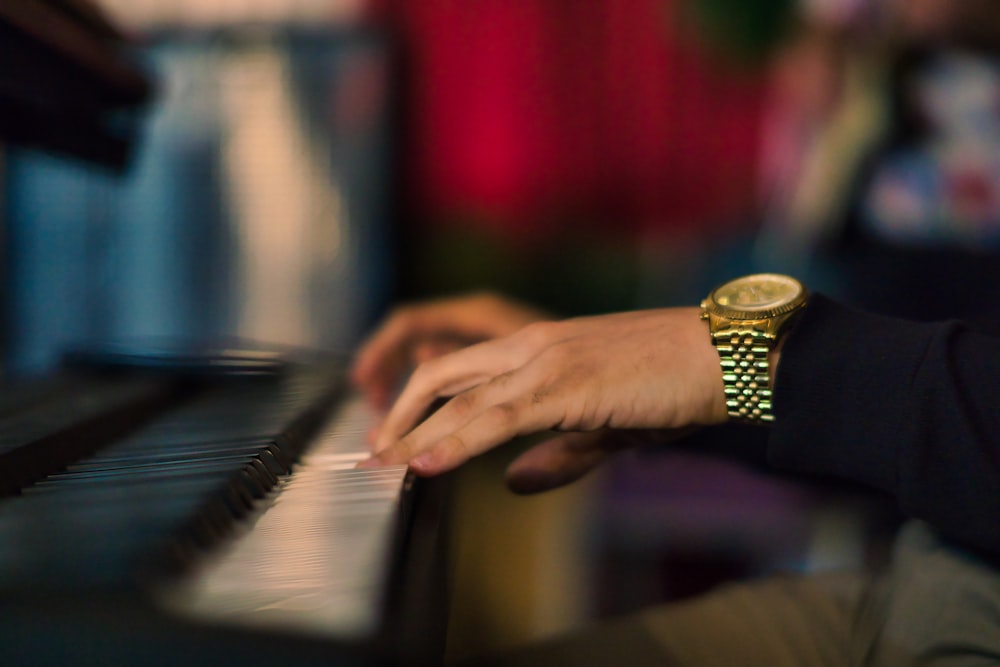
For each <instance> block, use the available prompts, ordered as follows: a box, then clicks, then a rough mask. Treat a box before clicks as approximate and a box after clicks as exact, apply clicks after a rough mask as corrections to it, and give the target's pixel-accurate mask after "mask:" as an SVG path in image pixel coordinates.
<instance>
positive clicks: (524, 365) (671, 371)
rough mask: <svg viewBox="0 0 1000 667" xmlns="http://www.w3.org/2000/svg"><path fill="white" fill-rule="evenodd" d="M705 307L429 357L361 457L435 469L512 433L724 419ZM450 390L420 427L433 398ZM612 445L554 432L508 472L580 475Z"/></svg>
mask: <svg viewBox="0 0 1000 667" xmlns="http://www.w3.org/2000/svg"><path fill="white" fill-rule="evenodd" d="M699 314H700V311H699V309H697V308H676V309H665V310H648V311H637V312H631V313H620V314H615V315H604V316H600V317H588V318H580V319H574V320H566V321H563V322H543V323H536V324H532V325H530V326H527V327H525V328H523V329H521V330H519V331H518V332H516V333H514V334H512V335H510V336H507V337H504V338H499V339H496V340H491V341H487V342H484V343H479V344H477V345H473V346H471V347H468V348H465V349H463V350H459V351H457V352H454V353H451V354H448V355H445V356H442V357H438V358H436V359H433V360H430V361H428V362H425V363H423V364H421V365H420V366H419V367H418V368H417V370H416V371H415V372H414V374H413V376H412V377H411V378H410V381H409V383H408V384H407V386H406V387H405V389H404V390H403V392H402V394H401V395H400V397H399V399H398V400H397V402H396V404H395V405H394V406H393V408H392V410H391V411H390V412H389V414H388V416H387V417H386V420H385V422H384V423H383V425H382V429H381V432H380V433H379V436H378V439H377V441H376V443H375V447H374V450H375V452H376V454H375V455H374V456H373V457H372V459H370V460H369V461H366V462H364V463H363V464H362V465H364V466H376V465H388V464H397V463H409V464H410V466H411V468H413V470H414V471H416V472H417V473H419V474H422V475H434V474H438V473H441V472H444V471H447V470H450V469H452V468H454V467H456V466H458V465H459V464H461V463H462V462H464V461H465V460H467V459H468V458H470V457H472V456H475V455H477V454H480V453H482V452H484V451H486V450H488V449H490V448H493V447H496V446H497V445H500V444H502V443H504V442H507V441H509V440H510V439H511V438H513V437H515V436H518V435H528V434H531V433H536V432H541V431H545V430H550V429H551V430H556V431H573V432H594V431H602V430H606V429H633V430H634V429H657V430H665V431H667V432H668V433H671V432H676V431H678V430H681V429H687V427H690V426H695V425H705V424H713V423H719V422H722V421H725V419H726V408H725V401H724V398H723V391H722V371H721V368H720V366H719V358H718V354H717V353H716V351H715V349H714V348H713V347H712V345H711V343H710V341H709V336H708V331H707V328H706V327H705V324H704V323H703V322H702V321H701V320H700V318H699ZM448 396H453V398H451V400H449V401H448V402H447V403H446V404H445V405H444V406H443V407H441V409H439V410H438V411H437V412H435V413H434V414H433V415H431V416H430V417H428V418H427V419H426V420H425V421H423V422H422V423H419V425H418V422H419V420H420V419H421V418H422V417H423V415H424V414H426V412H427V410H428V408H429V407H430V406H431V405H432V403H433V402H434V401H436V400H437V399H439V398H442V397H448ZM552 442H555V443H557V444H550V443H552ZM558 443H562V444H558ZM584 443H586V444H584ZM608 451H609V448H608V447H607V446H604V445H602V444H600V442H599V441H597V440H595V439H594V438H593V436H590V437H588V438H585V439H581V438H579V437H577V438H573V439H569V440H567V439H557V440H555V441H548V442H546V443H542V444H541V445H539V446H538V447H536V448H535V449H534V450H531V451H529V452H528V453H526V454H525V455H524V457H529V458H527V459H525V460H526V461H528V463H524V462H522V463H520V464H518V462H517V461H515V465H514V466H512V470H513V471H514V472H516V471H517V470H527V469H529V468H530V469H534V470H535V471H536V473H537V472H538V471H539V470H540V471H542V475H543V476H544V475H548V476H549V477H550V478H552V479H556V478H558V475H559V474H560V473H561V472H568V473H572V474H568V475H567V478H569V477H572V478H574V479H575V477H573V475H575V476H579V474H577V472H578V470H577V468H585V469H589V467H593V465H596V464H597V463H598V462H599V461H600V460H603V458H604V456H605V455H606V454H607V452H608ZM530 457H535V458H534V459H532V458H530ZM522 458H523V457H522ZM584 459H587V460H588V461H591V462H590V463H588V462H584V463H581V462H583V461H584ZM518 465H521V466H525V467H524V468H518ZM585 471H586V470H583V472H585ZM527 474H528V473H523V475H527ZM580 474H582V472H581V473H580ZM537 476H538V475H536V477H537Z"/></svg>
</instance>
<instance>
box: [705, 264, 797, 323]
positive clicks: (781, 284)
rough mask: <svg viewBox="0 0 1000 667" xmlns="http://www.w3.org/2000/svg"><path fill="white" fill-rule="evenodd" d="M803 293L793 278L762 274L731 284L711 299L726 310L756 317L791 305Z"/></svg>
mask: <svg viewBox="0 0 1000 667" xmlns="http://www.w3.org/2000/svg"><path fill="white" fill-rule="evenodd" d="M802 293H803V287H802V284H801V283H800V282H799V281H797V280H795V279H794V278H789V277H788V276H781V275H777V274H773V273H764V274H759V275H755V276H747V277H745V278H737V279H736V280H733V281H730V282H728V283H726V284H725V285H722V286H721V287H719V288H717V289H716V290H715V292H713V293H712V299H713V300H714V301H715V303H717V304H718V305H719V306H722V307H725V308H732V309H735V310H741V311H746V312H751V313H755V312H764V311H773V310H774V309H775V308H780V307H781V306H784V305H786V304H789V303H792V302H794V301H795V300H796V299H798V298H799V297H800V296H801V295H802Z"/></svg>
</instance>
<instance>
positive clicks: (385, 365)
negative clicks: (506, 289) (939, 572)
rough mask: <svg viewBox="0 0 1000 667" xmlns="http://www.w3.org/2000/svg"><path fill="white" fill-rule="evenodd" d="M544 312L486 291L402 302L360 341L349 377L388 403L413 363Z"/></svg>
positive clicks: (504, 331)
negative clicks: (428, 300) (367, 337)
mask: <svg viewBox="0 0 1000 667" xmlns="http://www.w3.org/2000/svg"><path fill="white" fill-rule="evenodd" d="M545 317H546V316H545V314H544V313H542V312H541V311H540V310H537V309H534V308H531V307H529V306H525V305H522V304H520V303H517V302H515V301H512V300H509V299H504V298H501V297H499V296H496V295H494V294H487V293H481V294H473V295H468V296H461V297H456V298H451V299H441V300H438V301H431V302H428V303H423V304H417V305H411V306H403V307H401V308H398V309H397V310H395V311H394V312H393V313H391V314H390V315H389V317H388V318H387V319H386V321H385V322H384V323H383V324H382V325H381V326H380V327H379V329H378V330H377V331H376V332H375V333H374V334H373V335H372V336H371V337H370V338H369V339H368V341H367V342H365V343H364V344H363V345H362V346H361V349H360V351H359V352H358V356H357V358H356V360H355V363H354V368H353V369H352V371H351V377H352V380H353V381H354V384H355V385H356V386H357V387H358V388H359V389H360V390H361V391H362V392H364V394H365V396H366V397H367V398H368V400H369V401H370V402H372V403H373V404H374V405H375V406H376V407H379V408H387V407H388V402H389V399H390V397H391V396H392V394H393V392H394V391H395V390H396V388H397V386H398V383H399V382H400V381H401V380H402V378H403V376H404V375H405V374H406V373H408V372H409V370H410V368H411V367H412V366H413V365H414V364H416V363H420V362H424V361H427V360H429V359H433V358H434V357H437V356H440V355H442V354H445V353H447V352H451V351H454V350H457V349H459V348H462V347H465V346H467V345H470V344H472V343H478V342H481V341H484V340H489V339H492V338H497V337H500V336H506V335H508V334H511V333H514V332H515V331H517V330H518V329H520V328H522V327H524V326H525V325H526V324H529V323H531V322H536V321H538V320H542V319H545Z"/></svg>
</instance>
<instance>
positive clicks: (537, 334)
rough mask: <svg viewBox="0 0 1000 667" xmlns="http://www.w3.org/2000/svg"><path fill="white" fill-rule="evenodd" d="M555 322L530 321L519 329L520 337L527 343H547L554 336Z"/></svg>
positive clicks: (539, 344)
mask: <svg viewBox="0 0 1000 667" xmlns="http://www.w3.org/2000/svg"><path fill="white" fill-rule="evenodd" d="M556 329H557V326H556V323H554V322H532V323H531V324H528V325H525V327H524V328H523V329H521V333H520V335H521V337H522V338H523V339H524V340H525V341H526V342H527V343H528V344H529V345H537V346H541V345H547V344H549V343H550V342H551V341H553V340H555V338H556Z"/></svg>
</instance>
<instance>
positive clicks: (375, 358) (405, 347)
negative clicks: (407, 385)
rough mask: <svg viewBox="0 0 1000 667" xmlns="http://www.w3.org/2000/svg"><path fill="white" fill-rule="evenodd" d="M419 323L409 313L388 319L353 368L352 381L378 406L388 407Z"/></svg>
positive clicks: (356, 360)
mask: <svg viewBox="0 0 1000 667" xmlns="http://www.w3.org/2000/svg"><path fill="white" fill-rule="evenodd" d="M415 333H416V332H415V323H414V322H413V321H412V317H411V316H410V315H408V314H407V311H400V312H398V313H396V314H395V315H393V316H392V317H390V318H389V319H388V320H386V322H385V324H383V325H382V326H381V327H380V328H379V329H378V330H377V331H376V332H375V334H374V335H372V337H371V338H370V339H369V340H368V342H367V343H365V344H364V345H363V346H362V347H361V349H360V351H359V352H358V355H357V357H356V359H355V362H354V367H353V368H352V369H351V379H352V381H353V382H354V384H355V385H356V386H357V387H359V388H360V389H361V390H362V391H363V392H364V393H365V394H366V396H367V397H368V399H369V400H370V401H371V402H373V403H374V404H375V405H376V406H378V407H386V404H387V403H388V399H389V396H390V394H391V392H392V389H393V385H394V384H395V383H396V381H397V380H398V378H399V377H400V376H401V375H402V373H403V369H404V368H405V366H406V364H407V363H408V358H407V357H408V354H409V343H410V339H411V338H412V337H413V336H414V335H415Z"/></svg>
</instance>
